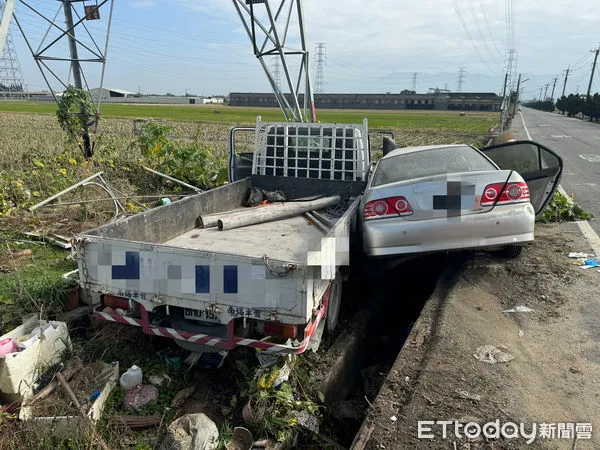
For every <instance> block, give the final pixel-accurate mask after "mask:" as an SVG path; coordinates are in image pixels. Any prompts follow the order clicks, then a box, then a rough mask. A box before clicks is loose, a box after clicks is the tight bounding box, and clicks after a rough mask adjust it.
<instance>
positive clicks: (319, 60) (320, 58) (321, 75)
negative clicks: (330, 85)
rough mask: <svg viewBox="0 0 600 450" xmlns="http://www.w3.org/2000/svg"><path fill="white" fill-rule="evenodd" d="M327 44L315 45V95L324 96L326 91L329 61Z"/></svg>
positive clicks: (318, 43) (319, 43)
mask: <svg viewBox="0 0 600 450" xmlns="http://www.w3.org/2000/svg"><path fill="white" fill-rule="evenodd" d="M326 45H327V44H325V42H317V43H316V44H315V66H316V68H317V69H316V76H315V93H316V94H322V93H323V92H324V91H325V61H326V59H327V48H326Z"/></svg>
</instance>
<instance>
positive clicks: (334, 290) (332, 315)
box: [326, 273, 342, 334]
mask: <svg viewBox="0 0 600 450" xmlns="http://www.w3.org/2000/svg"><path fill="white" fill-rule="evenodd" d="M341 303H342V277H341V276H340V274H339V273H338V274H337V275H336V276H335V279H334V280H333V282H332V283H331V288H330V291H329V305H328V307H327V318H326V321H327V332H328V333H329V334H331V333H333V332H334V331H335V327H336V326H337V324H338V317H339V315H340V304H341Z"/></svg>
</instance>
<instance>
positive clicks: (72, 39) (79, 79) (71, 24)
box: [0, 0, 114, 157]
mask: <svg viewBox="0 0 600 450" xmlns="http://www.w3.org/2000/svg"><path fill="white" fill-rule="evenodd" d="M11 1H12V2H13V3H14V1H15V0H9V2H11ZM18 2H19V3H20V4H22V5H23V6H24V7H26V8H28V9H29V10H30V11H32V12H33V13H35V14H36V15H37V16H39V17H41V18H42V19H43V20H44V21H45V22H47V23H48V29H47V30H46V32H45V33H44V35H43V37H42V39H41V41H40V43H39V45H38V46H37V49H36V48H35V46H34V45H33V43H32V41H31V40H30V39H29V38H28V37H27V34H26V32H25V30H24V28H23V27H22V26H21V23H20V22H19V20H18V17H17V15H16V14H15V13H14V12H13V13H12V17H13V18H14V20H15V23H16V25H17V27H18V28H19V31H20V32H21V35H22V36H23V39H24V40H25V43H26V44H27V47H28V48H29V51H30V52H31V55H32V56H33V59H34V60H35V62H36V64H37V66H38V68H39V70H40V72H41V74H42V77H43V78H44V81H45V82H46V85H47V86H48V89H49V90H50V92H51V94H52V96H53V97H54V100H55V101H56V103H57V104H58V103H60V100H59V98H58V97H57V95H56V92H55V91H54V89H53V88H52V83H51V81H50V80H51V79H55V80H56V81H58V83H60V85H61V86H62V87H63V88H65V89H66V88H67V87H68V84H69V81H68V80H63V79H62V78H61V77H60V75H59V74H57V73H56V72H55V71H54V70H52V68H50V66H49V65H48V63H49V62H51V61H54V62H66V63H68V64H69V77H68V78H69V79H70V75H71V74H72V75H73V82H74V85H75V87H76V88H78V89H85V90H86V91H87V92H88V93H90V87H89V85H88V82H87V79H86V76H85V73H84V71H83V68H82V67H81V63H100V64H101V65H102V69H101V76H100V88H102V86H103V85H104V73H105V69H106V60H107V54H108V42H109V39H110V29H111V24H112V15H113V7H114V0H99V3H98V5H97V8H98V9H100V8H102V7H103V6H104V5H108V6H109V8H110V13H109V16H108V24H107V28H106V37H105V41H104V48H103V49H102V48H101V45H98V42H97V41H96V39H94V36H93V35H92V33H91V32H90V30H89V29H88V28H87V26H86V24H85V20H86V18H87V16H86V15H85V13H84V14H83V15H81V14H79V12H78V11H77V9H76V8H75V6H74V5H73V4H74V3H83V2H84V0H59V7H58V10H57V11H56V14H55V15H54V17H52V18H51V17H48V16H46V15H45V14H44V13H42V12H41V11H39V10H38V9H37V8H36V7H35V6H32V5H31V4H30V0H18ZM61 11H62V12H63V13H64V16H65V21H66V23H67V26H66V27H64V28H63V27H62V26H60V25H58V24H57V19H58V17H59V15H60V13H61ZM73 14H74V15H75V17H76V21H74V20H73ZM5 16H6V14H5ZM5 20H7V21H8V22H10V17H9V18H8V19H7V18H6V17H4V19H3V22H2V23H3V26H4V21H5ZM53 29H57V30H59V31H60V35H59V36H58V37H57V38H55V39H53V40H51V41H50V40H49V39H48V35H49V34H50V31H52V30H53ZM76 30H79V31H78V32H83V33H84V35H86V36H87V37H89V39H90V40H91V44H90V45H87V44H86V43H84V42H83V41H82V40H81V39H78V38H77V37H76ZM1 37H2V36H1V35H0V38H1ZM65 39H66V40H67V41H68V44H69V55H68V56H67V55H62V54H60V53H58V54H53V53H52V52H53V51H54V50H55V49H56V48H57V47H58V46H59V45H61V44H62V43H63V42H64V40H65ZM47 40H48V41H49V42H47ZM80 49H83V50H84V51H86V52H88V53H89V55H90V56H88V57H83V58H80V57H79V50H80ZM90 97H91V95H90ZM92 100H93V98H92ZM101 101H102V97H101V95H99V96H98V98H97V100H96V101H95V109H96V122H95V123H94V124H93V125H94V130H93V133H95V132H96V127H97V120H98V116H99V111H100V103H101ZM85 128H86V129H85V130H84V133H83V141H84V144H85V148H84V153H85V155H86V157H89V156H92V154H93V144H91V143H90V139H89V135H88V130H87V126H86V127H85Z"/></svg>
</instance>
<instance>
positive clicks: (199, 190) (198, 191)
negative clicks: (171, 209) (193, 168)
mask: <svg viewBox="0 0 600 450" xmlns="http://www.w3.org/2000/svg"><path fill="white" fill-rule="evenodd" d="M142 169H144V170H145V171H146V172H150V173H153V174H154V175H158V176H159V177H163V178H166V179H167V180H169V181H172V182H174V183H177V184H180V185H181V186H184V187H186V188H189V189H191V190H192V191H195V192H196V193H197V194H199V193H201V192H204V191H203V190H202V189H200V188H198V187H196V186H192V185H191V184H187V183H184V182H183V181H181V180H178V179H177V178H173V177H170V176H169V175H165V174H164V173H162V172H159V171H158V170H154V169H151V168H149V167H146V166H142ZM169 203H170V201H169ZM167 204H168V203H167Z"/></svg>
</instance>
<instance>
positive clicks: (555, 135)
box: [550, 134, 571, 139]
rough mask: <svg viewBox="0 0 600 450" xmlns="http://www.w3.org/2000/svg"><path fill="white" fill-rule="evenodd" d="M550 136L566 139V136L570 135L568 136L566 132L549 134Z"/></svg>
mask: <svg viewBox="0 0 600 450" xmlns="http://www.w3.org/2000/svg"><path fill="white" fill-rule="evenodd" d="M550 137H551V138H554V139H567V138H570V137H571V136H568V135H566V134H551V135H550Z"/></svg>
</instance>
